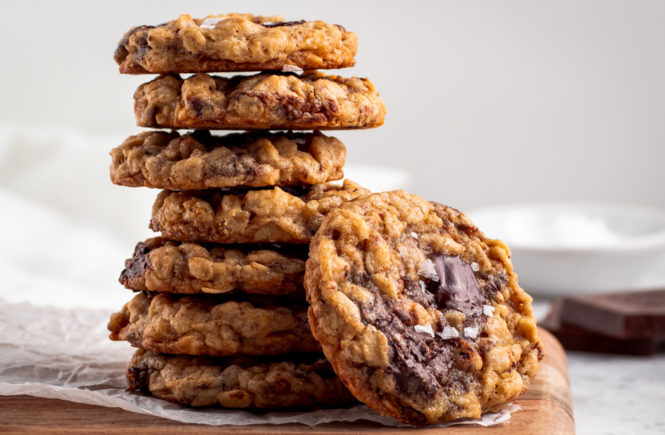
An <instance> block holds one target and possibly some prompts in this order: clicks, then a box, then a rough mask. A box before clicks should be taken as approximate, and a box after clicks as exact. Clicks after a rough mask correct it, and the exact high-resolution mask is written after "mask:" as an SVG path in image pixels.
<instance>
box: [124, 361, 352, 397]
mask: <svg viewBox="0 0 665 435" xmlns="http://www.w3.org/2000/svg"><path fill="white" fill-rule="evenodd" d="M313 356H314V357H315V358H311V357H310V358H303V357H301V356H297V355H296V356H291V357H289V356H280V357H277V358H273V359H268V360H267V361H266V358H262V359H252V358H246V357H236V358H208V357H192V356H182V355H163V354H158V353H154V352H147V351H145V350H143V349H138V350H137V351H136V352H135V353H134V355H133V356H132V359H131V361H130V362H129V364H128V366H127V381H128V387H127V390H128V391H134V390H139V391H143V392H145V393H149V394H152V395H153V396H155V397H158V398H160V399H164V400H168V401H170V402H175V403H179V404H181V405H186V406H197V407H198V406H217V407H222V408H290V407H326V406H327V407H329V406H341V405H346V404H349V403H353V402H355V399H354V397H353V396H352V395H351V393H349V391H348V390H347V389H346V387H344V384H342V382H341V381H340V380H339V378H338V377H337V375H336V374H335V372H333V370H332V368H331V367H330V363H328V361H326V360H325V359H323V358H322V356H320V355H317V354H314V355H313Z"/></svg>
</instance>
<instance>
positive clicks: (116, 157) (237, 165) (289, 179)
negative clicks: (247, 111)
mask: <svg viewBox="0 0 665 435" xmlns="http://www.w3.org/2000/svg"><path fill="white" fill-rule="evenodd" d="M111 159H112V163H111V181H113V182H114V183H115V184H119V185H123V186H131V187H138V186H146V187H156V188H160V189H169V190H198V189H211V188H229V187H240V186H246V187H265V186H298V185H304V184H318V183H325V182H328V181H335V180H339V179H341V178H343V177H344V173H343V172H342V167H343V166H344V161H345V159H346V148H345V147H344V144H343V143H342V142H340V141H339V140H337V139H335V138H334V137H327V136H325V135H323V134H321V133H318V132H315V133H313V134H304V133H303V134H297V133H273V134H271V133H268V132H264V133H259V134H256V133H255V134H251V133H249V134H238V133H236V134H229V135H226V136H212V135H210V134H209V133H208V132H207V131H204V130H202V131H197V132H195V133H193V134H185V135H182V136H180V135H179V134H178V133H176V132H171V133H167V132H164V131H146V132H143V133H140V134H138V135H135V136H130V137H129V138H127V139H126V140H125V141H124V142H123V143H122V144H121V145H120V146H118V147H116V148H114V149H113V150H112V151H111Z"/></svg>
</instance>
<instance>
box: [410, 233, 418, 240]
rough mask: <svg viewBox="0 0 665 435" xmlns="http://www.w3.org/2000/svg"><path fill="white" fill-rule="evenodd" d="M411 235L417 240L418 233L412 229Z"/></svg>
mask: <svg viewBox="0 0 665 435" xmlns="http://www.w3.org/2000/svg"><path fill="white" fill-rule="evenodd" d="M411 237H413V238H414V239H416V240H418V234H417V233H415V232H413V231H411Z"/></svg>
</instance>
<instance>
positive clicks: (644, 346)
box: [539, 300, 665, 356]
mask: <svg viewBox="0 0 665 435" xmlns="http://www.w3.org/2000/svg"><path fill="white" fill-rule="evenodd" d="M563 305H564V303H563V301H561V300H558V301H555V302H554V303H553V304H552V306H551V308H550V311H549V313H547V316H546V317H545V319H543V321H542V322H540V323H539V325H540V326H542V327H543V328H545V329H547V330H548V331H550V332H551V333H552V334H554V336H555V337H556V338H557V339H559V341H560V342H561V344H562V345H563V347H564V348H565V349H566V350H578V351H584V352H598V353H620V354H626V355H643V356H646V355H653V354H654V353H656V352H658V351H662V350H665V338H653V337H652V338H631V339H618V338H613V337H608V336H606V335H602V334H598V333H596V332H592V331H587V330H585V329H582V328H579V327H575V326H571V325H567V324H565V323H562V322H561V317H562V309H563Z"/></svg>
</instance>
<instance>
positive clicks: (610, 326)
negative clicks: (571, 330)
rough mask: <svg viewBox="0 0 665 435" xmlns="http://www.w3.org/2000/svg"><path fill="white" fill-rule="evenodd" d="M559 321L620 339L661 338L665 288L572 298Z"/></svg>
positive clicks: (664, 330)
mask: <svg viewBox="0 0 665 435" xmlns="http://www.w3.org/2000/svg"><path fill="white" fill-rule="evenodd" d="M561 321H562V322H563V323H566V324H568V325H570V326H576V327H579V328H583V329H586V330H588V331H593V332H597V333H599V334H603V335H606V336H610V337H614V338H620V339H627V338H654V337H656V338H659V337H665V289H663V290H650V291H631V292H620V293H602V294H595V295H582V296H572V297H569V298H566V299H565V300H564V301H563V308H562V312H561Z"/></svg>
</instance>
